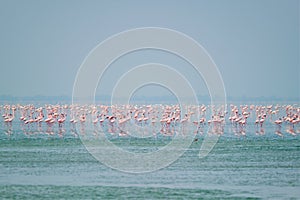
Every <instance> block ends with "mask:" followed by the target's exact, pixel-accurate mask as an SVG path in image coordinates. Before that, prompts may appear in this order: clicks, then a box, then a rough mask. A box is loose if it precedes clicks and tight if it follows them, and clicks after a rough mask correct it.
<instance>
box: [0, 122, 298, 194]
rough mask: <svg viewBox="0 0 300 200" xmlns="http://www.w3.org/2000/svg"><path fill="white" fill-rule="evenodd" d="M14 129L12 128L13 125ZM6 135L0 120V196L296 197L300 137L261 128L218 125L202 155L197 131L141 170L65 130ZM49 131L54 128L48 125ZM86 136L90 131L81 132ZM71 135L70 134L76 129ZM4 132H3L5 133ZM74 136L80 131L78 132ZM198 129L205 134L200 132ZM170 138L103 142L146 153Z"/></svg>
mask: <svg viewBox="0 0 300 200" xmlns="http://www.w3.org/2000/svg"><path fill="white" fill-rule="evenodd" d="M66 126H67V125H66ZM16 127H17V128H16ZM18 127H20V126H16V125H14V126H13V127H11V128H12V130H11V132H7V128H8V127H7V126H5V125H4V124H1V128H2V129H1V134H0V138H1V140H0V197H1V199H41V198H43V199H44V198H49V199H53V198H54V199H94V198H102V199H114V198H122V199H126V198H133V199H166V198H168V199H192V198H197V199H201V198H204V199H226V198H227V199H244V198H245V199H246V198H253V199H260V198H267V199H274V198H276V199H290V198H298V197H299V196H300V192H299V188H300V136H299V134H297V135H295V136H292V135H289V134H287V133H284V137H280V136H278V135H276V134H274V127H273V126H266V127H265V130H264V134H263V135H257V134H256V131H255V129H256V128H255V126H253V127H251V126H249V127H248V128H247V129H248V130H247V134H246V136H241V135H236V134H234V133H233V132H231V129H230V127H229V128H228V129H226V130H225V133H224V135H222V136H221V137H220V139H219V141H218V143H217V144H216V146H215V147H214V149H213V150H212V152H211V153H210V154H209V155H208V156H207V157H205V158H203V159H199V157H198V153H199V148H200V146H201V143H202V140H203V135H200V134H198V135H197V136H196V137H197V138H199V140H198V141H196V142H193V144H192V145H191V146H190V147H189V148H188V149H187V150H186V151H185V153H184V155H183V156H181V157H180V158H179V159H178V160H177V161H176V162H174V163H173V164H171V165H169V166H168V167H166V168H164V169H161V170H158V171H155V172H151V173H144V174H130V173H124V172H119V171H117V170H113V169H111V168H109V167H107V166H105V165H104V164H102V163H100V162H99V161H97V160H96V159H95V158H94V157H93V156H92V155H91V154H89V153H88V151H87V150H86V149H85V147H84V146H83V144H82V142H81V140H80V139H79V138H78V137H76V135H74V133H73V132H71V131H68V129H67V128H66V130H65V132H63V135H61V134H59V131H54V134H53V135H51V134H50V135H49V134H45V132H41V133H42V134H41V133H39V132H38V131H36V130H34V128H31V129H30V127H29V129H30V130H31V131H32V132H29V133H28V132H24V130H21V128H18ZM54 130H59V129H58V128H57V129H54ZM85 131H86V133H87V135H88V134H91V135H92V134H93V132H92V131H87V130H85ZM75 132H76V131H75ZM8 133H9V134H8ZM78 134H80V131H78ZM204 134H205V133H204ZM171 140H172V137H169V136H163V135H159V136H157V137H155V138H154V137H151V138H144V139H141V138H140V139H136V138H132V137H129V136H128V137H123V138H120V137H119V136H111V137H110V141H112V142H114V143H115V144H116V145H118V146H120V147H121V148H124V149H127V150H128V149H129V150H132V151H135V152H151V151H153V149H157V148H159V147H162V146H164V145H166V144H168V143H169V142H170V141H171Z"/></svg>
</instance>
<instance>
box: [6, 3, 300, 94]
mask: <svg viewBox="0 0 300 200" xmlns="http://www.w3.org/2000/svg"><path fill="white" fill-rule="evenodd" d="M299 10H300V9H299V1H297V0H281V1H276V0H244V1H240V0H225V1H220V0H219V1H216V0H210V1H208V0H206V1H201V0H195V1H160V0H157V1H155V0H154V1H109V0H107V1H100V0H99V1H96V0H95V1H82V0H80V1H75V0H72V1H71V0H69V1H67V0H51V1H46V0H41V1H38V0H35V1H32V0H26V1H21V0H19V1H15V0H12V1H11V0H0V25H1V31H0V95H14V96H34V95H50V96H56V95H68V96H71V95H72V87H73V82H74V79H75V76H76V73H77V70H78V68H79V66H80V65H81V63H82V62H83V60H84V58H85V57H86V56H87V54H88V53H89V52H90V51H91V50H92V49H93V48H94V47H95V46H96V45H97V44H98V43H100V42H101V41H103V40H105V39H106V38H107V37H109V36H111V35H113V34H116V33H118V32H121V31H124V30H127V29H132V28H138V27H148V26H155V27H164V28H170V29H174V30H177V31H180V32H183V33H185V34H187V35H189V36H190V37H192V38H194V39H195V40H196V41H197V42H199V43H200V44H201V45H202V46H203V47H204V48H205V49H206V50H207V51H208V53H209V54H210V55H211V57H212V58H213V60H214V61H215V63H216V64H217V66H218V68H219V70H220V72H221V74H222V77H223V80H224V84H225V87H226V92H227V95H228V96H233V97H240V96H243V95H244V96H249V97H260V96H267V97H270V96H276V97H280V98H294V99H295V98H298V99H300V80H299V79H300V71H299V70H300V64H299V57H300V56H299V55H300V54H299V46H300V41H299V34H300V33H299V26H300V25H299ZM146 54H147V55H148V56H147V59H146V60H144V57H143V59H139V62H137V63H138V64H141V63H140V62H144V61H149V62H150V61H152V60H151V55H152V56H153V57H154V58H153V57H152V59H153V60H155V59H156V61H157V59H158V57H159V56H157V55H156V53H153V52H152V53H151V52H150V54H148V53H146ZM154 54H155V55H154ZM149 55H150V56H149ZM159 59H160V60H158V61H160V62H163V61H164V59H166V60H167V59H169V60H170V58H166V57H164V58H159ZM125 61H126V60H125ZM125 61H124V62H125ZM128 63H130V61H128ZM128 63H126V64H128ZM182 66H183V65H182ZM182 66H181V67H182ZM112 74H114V71H113V72H112ZM196 78H197V79H198V77H194V79H196ZM191 81H196V80H193V77H192V78H191ZM200 85H201V84H200ZM197 92H199V93H200V94H207V91H206V90H205V87H203V86H199V89H197Z"/></svg>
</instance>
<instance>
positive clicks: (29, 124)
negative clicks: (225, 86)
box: [0, 104, 300, 136]
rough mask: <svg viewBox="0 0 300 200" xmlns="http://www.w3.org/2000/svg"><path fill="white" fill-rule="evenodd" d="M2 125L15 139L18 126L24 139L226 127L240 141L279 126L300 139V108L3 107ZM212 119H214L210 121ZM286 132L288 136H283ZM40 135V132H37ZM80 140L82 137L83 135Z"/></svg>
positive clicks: (279, 131)
mask: <svg viewBox="0 0 300 200" xmlns="http://www.w3.org/2000/svg"><path fill="white" fill-rule="evenodd" d="M0 113H1V115H2V117H3V122H2V123H3V125H4V126H6V128H7V133H8V134H11V133H12V132H13V131H12V127H13V124H17V123H18V122H19V124H21V127H22V128H23V131H24V132H25V133H28V134H30V133H33V132H34V133H47V134H55V130H56V129H55V127H57V128H58V130H59V131H58V133H59V134H60V135H63V133H65V132H66V130H65V128H66V127H71V131H72V132H74V133H76V134H78V133H77V131H76V127H77V126H80V130H81V134H85V132H86V131H85V130H86V127H93V129H94V130H97V131H102V132H106V133H109V134H116V135H119V136H127V135H129V134H130V132H135V133H141V134H143V135H145V134H147V133H148V134H149V133H150V135H157V134H161V135H174V134H185V133H187V132H191V131H192V132H193V133H194V134H203V133H204V129H207V132H208V134H224V128H225V125H226V124H227V125H230V126H229V127H230V130H231V132H233V133H234V134H236V135H246V133H247V127H249V126H255V127H256V129H255V130H256V131H255V133H256V134H257V135H264V134H265V129H264V127H265V126H268V125H272V126H274V131H273V133H275V134H277V135H279V136H284V134H289V135H294V136H296V135H297V134H299V133H300V126H299V124H300V107H299V106H297V104H294V105H240V106H236V105H233V104H231V105H228V106H214V105H197V106H193V105H189V106H183V107H181V106H180V105H159V104H158V105H112V106H107V105H97V106H96V105H75V104H72V105H44V106H42V107H36V106H34V105H31V104H29V105H20V104H17V105H8V104H7V105H0ZM207 116H210V117H207ZM282 127H284V130H282V129H283V128H282ZM32 130H35V131H32ZM79 134H80V133H79Z"/></svg>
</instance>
